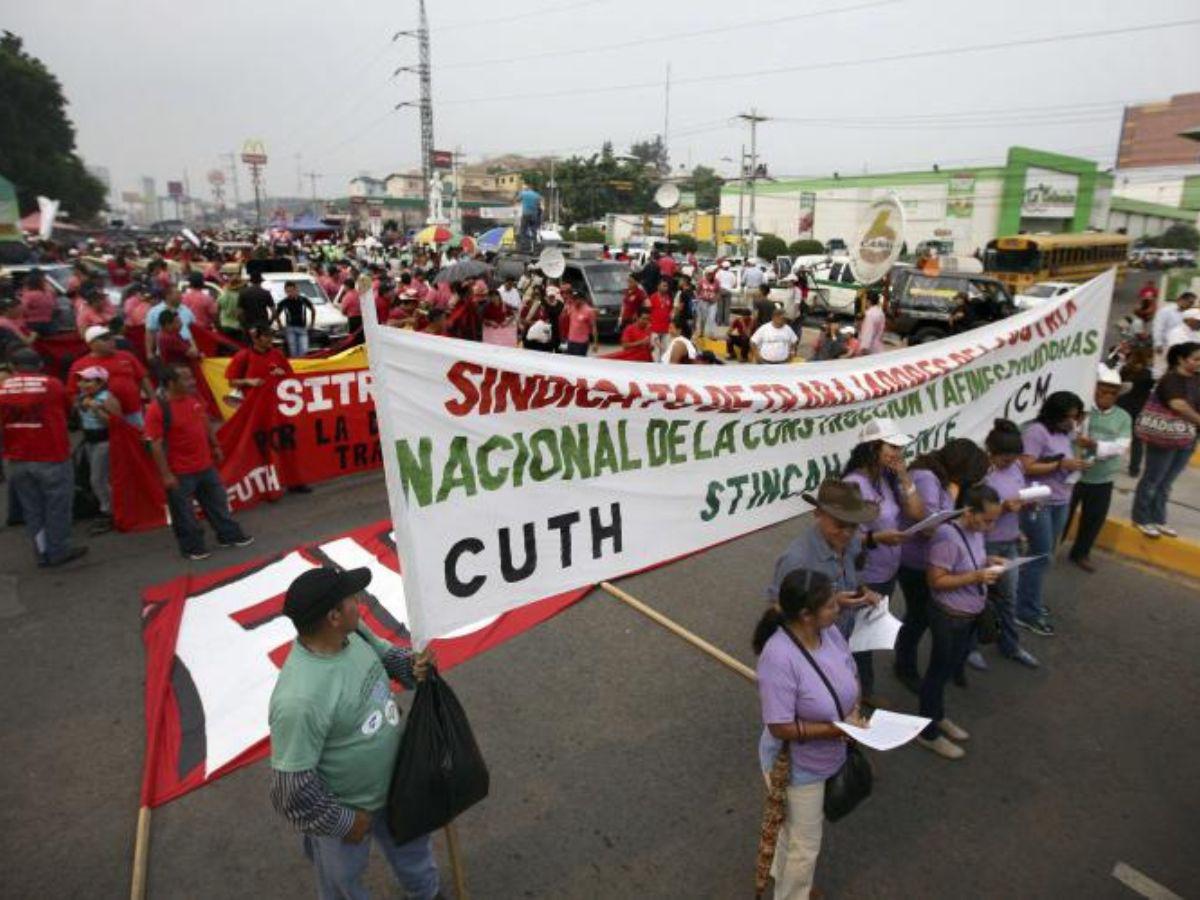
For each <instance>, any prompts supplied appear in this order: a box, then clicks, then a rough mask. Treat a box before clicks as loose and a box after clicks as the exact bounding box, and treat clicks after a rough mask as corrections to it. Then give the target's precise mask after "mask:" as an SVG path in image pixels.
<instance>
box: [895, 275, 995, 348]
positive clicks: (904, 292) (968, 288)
mask: <svg viewBox="0 0 1200 900" xmlns="http://www.w3.org/2000/svg"><path fill="white" fill-rule="evenodd" d="M891 283H892V287H891V303H890V307H889V310H888V312H889V316H890V318H889V320H888V324H889V327H890V328H891V330H892V331H894V332H895V333H896V334H898V335H900V336H901V337H903V338H905V339H906V341H907V343H908V344H909V345H910V346H913V345H916V344H924V343H928V342H929V341H936V340H940V339H941V338H944V337H947V336H948V335H950V334H952V333H953V332H955V331H956V330H958V329H956V328H955V327H954V326H953V325H952V324H951V321H950V318H951V313H952V312H953V311H954V309H955V307H956V306H957V300H956V298H957V297H958V295H959V294H965V295H966V298H967V304H968V308H969V310H970V312H971V313H972V315H973V319H974V322H975V324H976V325H983V324H987V323H989V322H996V321H999V320H1000V319H1003V318H1006V317H1007V316H1011V315H1012V314H1013V313H1014V312H1016V309H1017V307H1016V304H1015V303H1014V302H1013V299H1012V295H1010V294H1009V292H1008V288H1006V287H1005V286H1004V285H1003V284H1001V283H1000V282H999V281H997V280H996V279H994V278H988V277H986V276H984V275H972V274H966V273H956V274H947V275H926V274H924V273H922V272H919V271H917V270H916V269H913V268H910V267H908V266H897V267H896V268H894V269H893V270H892V272H891Z"/></svg>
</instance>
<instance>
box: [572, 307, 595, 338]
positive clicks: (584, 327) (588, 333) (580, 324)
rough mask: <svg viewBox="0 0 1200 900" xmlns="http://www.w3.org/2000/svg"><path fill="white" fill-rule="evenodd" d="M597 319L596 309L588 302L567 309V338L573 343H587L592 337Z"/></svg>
mask: <svg viewBox="0 0 1200 900" xmlns="http://www.w3.org/2000/svg"><path fill="white" fill-rule="evenodd" d="M595 321H596V310H594V309H593V308H592V307H590V306H588V305H587V304H583V303H581V304H578V305H575V306H572V307H571V308H570V310H568V311H567V340H568V341H570V342H571V343H573V344H586V343H587V342H588V341H590V340H591V339H592V323H593V322H595Z"/></svg>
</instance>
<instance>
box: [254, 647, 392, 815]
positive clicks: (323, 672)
mask: <svg viewBox="0 0 1200 900" xmlns="http://www.w3.org/2000/svg"><path fill="white" fill-rule="evenodd" d="M390 649H391V645H390V644H388V643H387V642H386V641H383V640H381V639H380V638H378V637H376V636H375V635H374V634H371V633H369V632H367V633H366V634H363V633H361V632H358V633H355V634H352V635H350V636H349V638H348V639H347V642H346V646H345V647H344V648H343V649H342V650H341V651H340V652H338V653H335V654H333V655H332V656H323V655H318V654H315V653H312V652H311V651H309V650H306V649H305V648H304V646H303V645H302V644H301V643H300V642H299V641H296V642H295V644H293V645H292V650H291V652H290V653H289V654H288V658H287V661H286V662H284V664H283V668H282V669H281V670H280V672H279V680H278V681H277V682H276V683H275V690H274V691H272V692H271V704H270V711H269V714H268V721H269V723H270V727H271V768H273V769H276V770H278V771H280V772H305V771H308V770H310V769H313V770H316V772H317V775H318V776H320V778H321V780H322V781H324V782H325V785H326V787H328V788H329V791H330V793H332V794H333V795H334V796H335V797H336V798H337V799H338V800H339V801H340V802H342V803H343V804H345V805H346V806H351V807H354V808H356V809H361V810H365V811H366V812H373V811H374V810H377V809H382V808H383V806H384V805H385V804H386V803H387V792H388V785H389V784H390V782H391V779H392V769H393V767H394V766H395V762H396V752H397V751H398V750H399V747H400V735H401V733H402V732H403V730H404V729H403V727H402V725H401V717H400V706H399V703H398V702H397V699H396V696H395V695H394V694H393V693H392V685H391V682H390V681H389V680H388V676H387V673H386V672H385V671H384V668H383V661H382V656H383V654H384V653H386V652H387V651H388V650H390Z"/></svg>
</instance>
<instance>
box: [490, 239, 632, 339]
mask: <svg viewBox="0 0 1200 900" xmlns="http://www.w3.org/2000/svg"><path fill="white" fill-rule="evenodd" d="M536 261H537V257H536V256H533V255H530V254H528V253H518V252H509V253H503V254H501V255H500V256H498V257H497V258H496V263H495V273H494V274H495V277H496V278H497V279H498V280H503V279H505V278H508V277H509V276H512V277H513V278H520V277H521V275H522V274H524V272H525V267H526V266H527V265H529V264H531V263H534V262H536ZM561 280H562V281H563V282H564V283H566V284H569V285H570V286H571V290H572V291H573V292H574V293H575V294H576V295H578V296H583V297H586V298H587V299H588V300H589V301H590V302H591V304H592V306H594V307H595V308H596V329H597V331H599V333H600V337H602V338H604V339H606V340H608V339H616V338H619V337H620V333H619V323H620V319H621V296H622V294H624V292H625V286H626V284H628V281H629V266H628V264H627V263H624V262H618V261H616V260H612V259H572V258H568V259H567V267H566V269H565V270H564V272H563V276H562V279H561Z"/></svg>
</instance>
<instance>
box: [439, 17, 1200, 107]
mask: <svg viewBox="0 0 1200 900" xmlns="http://www.w3.org/2000/svg"><path fill="white" fill-rule="evenodd" d="M1198 24H1200V18H1196V19H1179V20H1176V21H1173V22H1157V23H1151V24H1148V25H1130V26H1127V27H1124V28H1105V29H1098V30H1095V31H1080V32H1076V33H1074V34H1059V35H1054V36H1047V37H1037V38H1020V39H1017V40H1011V41H995V42H992V43H987V44H970V45H962V44H960V45H955V46H951V47H939V48H936V49H931V50H915V51H912V52H909V53H893V54H890V55H888V56H874V57H866V58H864V59H852V60H831V61H826V62H814V63H802V64H800V65H794V66H778V67H774V68H770V69H757V70H755V71H751V72H723V73H719V74H714V75H694V76H692V77H691V78H678V79H675V84H677V85H679V84H707V83H710V82H714V81H722V82H724V81H738V80H743V79H746V78H762V77H764V76H768V75H784V74H792V73H796V72H809V71H813V70H821V71H827V70H829V69H847V68H854V67H855V66H864V65H876V64H878V63H886V62H901V61H904V60H911V59H928V58H930V57H938V58H942V57H946V56H959V55H962V54H964V53H985V52H990V51H993V50H1011V49H1013V48H1015V47H1035V46H1041V45H1046V44H1059V43H1068V42H1071V41H1082V40H1091V39H1093V38H1100V37H1113V36H1118V35H1119V36H1122V37H1124V36H1126V35H1130V34H1138V33H1142V32H1147V31H1161V30H1163V29H1166V28H1180V27H1186V26H1191V25H1198ZM659 85H660V82H657V81H640V82H633V83H629V84H619V85H605V86H603V87H586V86H584V87H576V88H570V89H566V90H558V91H542V92H537V93H534V92H526V93H520V94H499V95H495V94H494V95H491V96H487V97H460V98H458V99H453V98H452V99H449V100H442V101H441V103H442V104H443V105H446V104H453V105H458V104H464V103H497V102H502V101H509V100H519V101H526V100H546V99H552V98H555V97H568V96H570V97H578V96H581V95H584V94H607V93H614V92H621V91H635V90H646V89H650V88H658V87H659Z"/></svg>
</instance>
